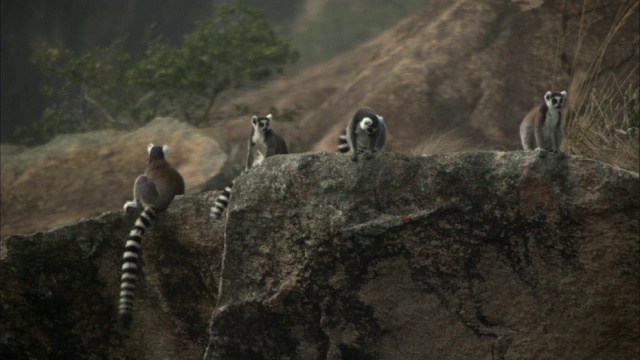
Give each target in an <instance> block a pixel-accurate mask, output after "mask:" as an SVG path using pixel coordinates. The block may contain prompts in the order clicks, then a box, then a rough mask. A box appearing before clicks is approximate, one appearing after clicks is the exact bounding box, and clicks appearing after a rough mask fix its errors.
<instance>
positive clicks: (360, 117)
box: [347, 107, 387, 161]
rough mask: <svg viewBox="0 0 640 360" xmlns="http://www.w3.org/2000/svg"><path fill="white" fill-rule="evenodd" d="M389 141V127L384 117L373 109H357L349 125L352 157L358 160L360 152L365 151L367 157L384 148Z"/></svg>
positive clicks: (348, 140)
mask: <svg viewBox="0 0 640 360" xmlns="http://www.w3.org/2000/svg"><path fill="white" fill-rule="evenodd" d="M386 142H387V127H386V126H385V124H384V119H383V118H382V116H379V115H378V114H376V113H375V111H373V110H372V109H370V108H368V107H364V108H361V109H359V110H358V111H356V113H355V115H354V116H353V118H352V119H351V121H349V125H348V126H347V143H348V144H349V149H350V154H351V156H350V158H351V160H353V161H357V160H358V153H359V152H363V151H364V157H365V159H369V158H371V157H372V156H373V154H375V153H377V152H379V151H382V150H384V146H385V143H386Z"/></svg>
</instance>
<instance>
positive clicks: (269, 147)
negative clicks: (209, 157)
mask: <svg viewBox="0 0 640 360" xmlns="http://www.w3.org/2000/svg"><path fill="white" fill-rule="evenodd" d="M272 119H273V116H272V115H271V114H269V115H267V116H262V117H258V116H254V117H252V118H251V125H252V128H251V135H249V146H248V151H247V165H246V167H245V171H246V170H249V169H251V168H254V167H257V166H259V165H261V164H262V162H263V161H264V159H265V158H268V157H270V156H273V155H276V154H288V153H289V150H288V149H287V143H286V142H285V141H284V139H282V138H281V137H280V136H279V135H278V134H276V132H275V131H273V129H271V120H272ZM232 188H233V183H232V184H231V185H229V186H227V187H225V189H224V190H223V191H222V194H220V196H218V198H216V200H215V202H214V204H213V207H212V208H211V217H212V218H213V219H220V218H221V217H222V213H223V212H224V210H225V209H226V208H227V206H228V205H229V197H230V196H231V189H232Z"/></svg>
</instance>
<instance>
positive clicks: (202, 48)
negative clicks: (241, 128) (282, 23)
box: [18, 1, 299, 140]
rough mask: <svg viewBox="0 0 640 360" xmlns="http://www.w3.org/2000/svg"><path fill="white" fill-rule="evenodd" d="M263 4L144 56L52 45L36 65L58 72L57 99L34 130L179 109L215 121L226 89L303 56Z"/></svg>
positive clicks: (226, 13)
mask: <svg viewBox="0 0 640 360" xmlns="http://www.w3.org/2000/svg"><path fill="white" fill-rule="evenodd" d="M298 57H299V55H298V53H297V51H295V50H294V49H292V48H291V47H290V45H289V44H288V43H287V42H286V41H284V40H282V39H280V38H279V37H278V35H277V34H276V32H275V31H274V30H273V28H272V27H271V25H270V24H269V22H268V21H267V20H266V17H265V16H264V13H263V12H262V11H261V10H258V9H254V8H250V7H246V6H243V5H241V4H239V3H238V2H237V1H234V2H232V3H230V4H225V5H220V6H218V7H217V8H216V9H215V12H214V16H213V17H212V18H211V19H209V20H206V21H202V22H198V23H197V24H196V29H195V31H193V32H192V33H189V34H187V35H185V36H184V38H183V41H182V45H181V46H180V47H175V46H171V45H169V44H167V43H166V42H164V41H163V39H157V40H155V41H153V42H151V43H150V44H149V45H148V47H147V49H146V52H145V54H144V55H143V56H141V57H140V58H138V59H133V57H132V56H131V55H130V54H128V53H126V52H124V51H123V50H121V48H120V46H119V44H118V43H115V44H113V45H112V46H109V47H106V48H100V49H97V50H95V51H94V52H92V53H89V54H83V55H78V54H75V53H74V52H72V51H70V50H68V49H65V48H64V47H60V46H48V45H46V44H45V45H44V46H43V47H42V48H41V50H40V51H38V52H37V54H36V56H35V57H34V59H33V60H34V63H35V64H36V65H38V66H39V68H40V69H42V70H43V71H44V72H45V73H47V74H49V75H50V77H51V81H50V83H51V84H54V85H47V86H44V87H43V88H42V92H43V94H44V95H46V96H47V97H49V98H50V99H51V103H52V104H53V105H51V106H50V107H48V108H46V109H45V111H44V113H43V116H42V118H41V119H40V121H38V122H37V123H36V124H35V125H34V126H33V128H21V129H18V131H19V134H22V136H26V135H29V134H33V133H34V130H35V131H36V132H37V133H39V134H40V136H41V138H40V139H31V138H30V139H28V140H46V139H48V138H50V137H53V136H55V135H56V134H58V133H65V132H73V131H83V130H89V129H96V128H105V127H130V126H132V125H139V124H141V123H144V122H146V121H148V120H150V119H152V118H153V117H155V116H158V115H177V116H181V117H183V118H184V119H185V120H186V121H188V122H190V123H193V124H203V123H206V122H207V121H209V120H210V118H209V111H210V109H211V107H212V106H213V105H214V103H215V101H216V100H217V98H218V96H219V95H220V93H222V92H223V91H226V90H230V89H239V88H243V87H245V86H247V85H248V84H249V83H251V82H255V81H260V80H266V79H268V78H269V77H271V76H272V75H273V74H275V73H281V72H282V71H283V69H284V67H285V66H286V65H287V64H289V63H294V62H295V61H296V60H297V59H298Z"/></svg>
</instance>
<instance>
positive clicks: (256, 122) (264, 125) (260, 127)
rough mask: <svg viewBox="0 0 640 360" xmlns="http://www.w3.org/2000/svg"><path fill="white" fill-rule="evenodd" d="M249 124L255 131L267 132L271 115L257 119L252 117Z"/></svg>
mask: <svg viewBox="0 0 640 360" xmlns="http://www.w3.org/2000/svg"><path fill="white" fill-rule="evenodd" d="M251 124H252V125H253V128H254V129H256V131H259V132H267V131H268V130H269V126H270V125H271V114H269V115H267V116H261V117H257V116H254V117H253V118H252V119H251Z"/></svg>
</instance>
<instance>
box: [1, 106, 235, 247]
mask: <svg viewBox="0 0 640 360" xmlns="http://www.w3.org/2000/svg"><path fill="white" fill-rule="evenodd" d="M151 142H152V143H155V144H162V145H169V148H170V150H169V161H170V162H171V164H172V165H173V166H175V167H176V168H177V169H178V171H180V173H181V174H182V176H183V177H184V180H185V183H186V187H187V189H186V191H187V193H196V192H198V191H199V190H200V187H201V186H203V185H204V184H205V183H206V181H207V180H209V179H210V178H211V177H212V176H214V175H215V174H216V173H218V171H220V169H221V168H222V166H223V163H224V162H225V160H226V159H227V155H226V154H225V153H224V151H223V150H222V149H221V147H220V145H219V144H218V143H217V142H216V141H214V140H213V139H211V138H209V137H208V136H205V135H204V134H203V133H202V132H201V131H199V130H198V129H196V128H194V127H193V126H191V125H188V124H186V123H184V122H180V121H178V120H176V119H172V118H157V119H155V120H153V121H151V122H149V123H148V124H147V125H146V126H144V127H142V128H140V129H138V130H136V131H132V132H125V131H115V130H102V131H93V132H87V133H84V134H73V135H62V136H58V137H57V138H56V139H54V140H53V141H51V142H49V143H47V144H45V145H42V146H38V147H35V148H30V149H26V150H22V151H18V150H13V149H8V150H10V151H6V152H5V147H3V149H2V183H1V184H2V197H1V199H0V205H1V206H2V227H1V228H0V231H1V233H2V237H7V236H9V235H11V234H16V233H30V232H34V231H44V230H49V229H52V228H53V227H55V226H59V225H63V224H68V223H71V222H74V221H77V220H78V219H80V218H82V217H86V216H96V215H98V214H101V213H103V212H105V211H116V210H120V209H122V205H123V204H124V203H125V202H126V201H128V200H131V197H132V194H131V193H132V189H133V182H134V181H135V179H136V177H137V176H138V175H140V174H142V173H143V172H144V168H145V166H146V164H147V161H148V154H147V145H148V144H149V143H151Z"/></svg>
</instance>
